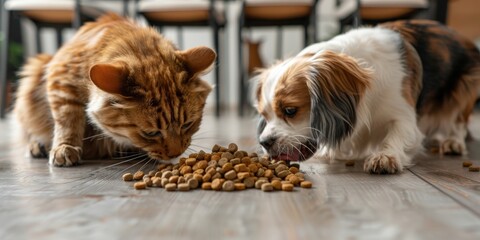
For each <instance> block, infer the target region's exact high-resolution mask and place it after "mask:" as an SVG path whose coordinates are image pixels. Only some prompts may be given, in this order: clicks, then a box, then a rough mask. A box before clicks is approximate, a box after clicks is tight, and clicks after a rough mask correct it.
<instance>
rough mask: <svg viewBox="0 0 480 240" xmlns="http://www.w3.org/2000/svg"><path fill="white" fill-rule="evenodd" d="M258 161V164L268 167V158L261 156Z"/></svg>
mask: <svg viewBox="0 0 480 240" xmlns="http://www.w3.org/2000/svg"><path fill="white" fill-rule="evenodd" d="M259 162H260V164H262V165H263V166H264V167H268V165H270V161H268V158H261V159H260V161H259Z"/></svg>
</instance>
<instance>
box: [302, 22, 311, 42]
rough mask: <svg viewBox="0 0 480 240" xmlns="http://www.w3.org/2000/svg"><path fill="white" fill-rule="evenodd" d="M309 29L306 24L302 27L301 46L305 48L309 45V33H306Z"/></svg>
mask: <svg viewBox="0 0 480 240" xmlns="http://www.w3.org/2000/svg"><path fill="white" fill-rule="evenodd" d="M308 30H309V28H308V24H305V25H303V46H304V47H307V46H308V43H309V41H310V40H309V36H310V34H309V32H308Z"/></svg>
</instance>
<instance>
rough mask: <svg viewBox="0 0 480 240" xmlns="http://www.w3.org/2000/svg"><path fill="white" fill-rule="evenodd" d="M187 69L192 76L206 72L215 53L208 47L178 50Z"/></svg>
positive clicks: (215, 56) (210, 66)
mask: <svg viewBox="0 0 480 240" xmlns="http://www.w3.org/2000/svg"><path fill="white" fill-rule="evenodd" d="M179 54H180V56H181V58H182V59H183V61H184V63H185V65H186V66H187V68H188V71H189V72H190V74H191V75H192V76H194V75H202V74H206V73H208V72H209V71H210V70H211V69H212V67H213V63H214V62H215V58H217V54H216V53H215V51H213V50H212V49H211V48H208V47H194V48H190V49H187V50H184V51H179Z"/></svg>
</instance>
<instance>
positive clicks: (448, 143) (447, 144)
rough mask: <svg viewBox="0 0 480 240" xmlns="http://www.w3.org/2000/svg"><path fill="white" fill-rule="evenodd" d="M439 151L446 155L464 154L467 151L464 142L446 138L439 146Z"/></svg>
mask: <svg viewBox="0 0 480 240" xmlns="http://www.w3.org/2000/svg"><path fill="white" fill-rule="evenodd" d="M440 153H441V154H446V155H464V154H466V153H467V151H466V147H465V142H461V141H457V140H455V139H447V140H445V141H443V142H442V144H441V146H440Z"/></svg>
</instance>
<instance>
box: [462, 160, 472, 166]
mask: <svg viewBox="0 0 480 240" xmlns="http://www.w3.org/2000/svg"><path fill="white" fill-rule="evenodd" d="M472 164H473V163H472V162H470V161H464V162H463V167H470V166H472Z"/></svg>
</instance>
